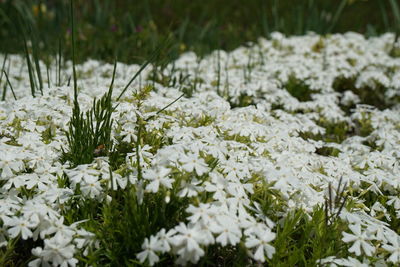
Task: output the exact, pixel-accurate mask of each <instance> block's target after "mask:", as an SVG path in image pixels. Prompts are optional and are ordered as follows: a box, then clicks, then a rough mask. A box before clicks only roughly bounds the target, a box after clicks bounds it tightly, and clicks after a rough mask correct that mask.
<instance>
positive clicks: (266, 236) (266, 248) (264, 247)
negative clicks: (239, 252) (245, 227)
mask: <svg viewBox="0 0 400 267" xmlns="http://www.w3.org/2000/svg"><path fill="white" fill-rule="evenodd" d="M275 236H276V234H275V233H273V232H271V230H270V229H269V228H267V229H266V230H265V231H264V232H258V233H257V235H250V236H249V237H248V238H247V239H246V243H245V245H246V247H247V248H254V247H256V250H255V252H254V254H253V258H254V259H255V260H257V261H260V262H264V261H265V255H264V253H266V254H267V257H268V258H270V259H272V255H273V254H274V253H275V248H274V247H273V246H271V245H270V244H269V243H270V242H271V241H272V240H274V239H275Z"/></svg>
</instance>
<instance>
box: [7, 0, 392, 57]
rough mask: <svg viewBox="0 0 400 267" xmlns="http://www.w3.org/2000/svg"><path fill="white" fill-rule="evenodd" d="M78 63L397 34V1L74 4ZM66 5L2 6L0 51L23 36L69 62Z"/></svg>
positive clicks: (39, 1)
mask: <svg viewBox="0 0 400 267" xmlns="http://www.w3.org/2000/svg"><path fill="white" fill-rule="evenodd" d="M74 2H75V3H74V4H75V20H76V24H77V59H78V61H82V60H85V59H87V58H95V59H102V60H105V61H108V62H111V61H113V59H114V58H115V56H116V55H118V60H120V61H124V62H127V63H132V62H143V60H145V59H146V58H148V57H149V55H151V53H152V51H154V48H155V47H156V46H157V44H158V43H160V42H161V40H165V39H166V38H169V40H171V47H170V49H169V50H168V52H167V53H166V54H167V55H168V56H167V58H168V59H172V58H175V57H176V56H177V55H179V54H180V53H181V52H184V51H188V50H192V51H195V52H196V53H198V54H200V55H202V54H205V53H208V52H210V51H211V50H213V49H217V48H218V49H225V50H230V49H233V48H235V47H237V46H239V45H242V44H244V43H245V42H247V41H254V40H256V39H257V38H258V37H260V36H265V37H268V36H269V35H270V33H271V32H273V31H280V32H282V33H284V34H286V35H299V34H305V33H307V32H308V31H314V32H316V33H319V34H327V33H336V32H339V33H340V32H347V31H355V32H360V33H363V34H365V35H367V36H371V35H378V34H381V33H384V32H389V31H390V32H399V27H400V15H399V5H400V4H399V3H398V0H249V1H244V0H215V1H211V0H210V1H204V0H191V1H187V0H140V1H134V0H132V1H129V0H85V1H74ZM69 25H70V24H69V0H30V1H29V0H28V1H24V0H0V40H1V42H0V51H1V52H2V53H23V51H24V45H23V39H22V33H24V34H25V36H27V39H28V40H32V42H35V41H36V42H37V43H38V44H39V48H40V51H41V52H40V56H41V57H44V56H48V55H51V54H57V53H58V51H59V50H61V51H62V53H63V54H64V55H65V56H66V57H67V58H70V39H71V38H70V34H71V29H70V27H69Z"/></svg>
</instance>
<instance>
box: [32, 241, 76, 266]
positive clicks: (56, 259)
mask: <svg viewBox="0 0 400 267" xmlns="http://www.w3.org/2000/svg"><path fill="white" fill-rule="evenodd" d="M70 241H71V239H70V238H65V237H63V236H61V235H59V236H54V237H52V238H50V239H45V240H44V248H41V247H37V248H35V249H33V250H32V254H33V255H35V256H37V257H39V258H40V259H41V261H42V262H45V263H52V264H53V265H54V266H59V265H61V266H75V265H76V263H77V260H76V259H75V258H74V253H75V246H74V245H73V244H71V243H70ZM38 262H39V263H40V261H34V263H31V264H30V266H35V265H34V264H35V263H36V264H37V263H38Z"/></svg>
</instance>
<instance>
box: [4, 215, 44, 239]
mask: <svg viewBox="0 0 400 267" xmlns="http://www.w3.org/2000/svg"><path fill="white" fill-rule="evenodd" d="M3 220H4V224H5V225H6V226H8V227H9V228H8V229H7V232H8V234H9V235H10V237H11V238H15V237H17V236H18V235H19V234H21V237H22V239H24V240H26V239H28V238H30V237H32V234H33V233H32V231H31V229H32V228H34V227H35V226H36V225H37V222H36V223H34V222H32V221H29V220H27V219H26V218H24V217H16V216H14V217H12V218H8V217H3Z"/></svg>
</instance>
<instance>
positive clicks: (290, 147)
mask: <svg viewBox="0 0 400 267" xmlns="http://www.w3.org/2000/svg"><path fill="white" fill-rule="evenodd" d="M393 41H394V35H393V34H386V35H383V36H380V37H376V38H370V39H365V38H364V37H363V36H362V35H359V34H355V33H347V34H344V35H330V36H327V37H324V38H322V37H320V36H318V35H307V36H299V37H291V38H286V37H285V36H283V35H281V34H279V33H274V34H273V35H272V39H271V40H265V39H260V40H259V41H258V42H257V43H256V44H252V45H250V46H249V47H240V48H238V49H236V50H234V51H232V52H229V53H228V52H225V51H216V52H214V53H212V54H211V55H209V56H207V57H205V58H202V59H200V58H198V57H196V55H195V54H193V53H187V54H184V55H182V56H181V57H180V58H179V59H177V60H176V61H175V62H173V63H171V64H170V65H169V66H168V67H167V68H166V69H165V73H164V74H165V75H166V76H173V77H176V78H177V79H179V73H183V74H184V75H190V76H189V77H190V78H189V79H188V80H185V81H183V84H177V85H175V86H174V87H172V86H167V85H161V84H158V83H155V84H154V86H155V90H153V91H152V92H151V95H150V97H149V98H148V99H147V100H146V101H145V102H144V103H143V106H142V108H141V109H140V110H138V108H137V106H135V104H134V101H133V100H132V96H131V93H129V92H128V93H126V94H125V95H124V97H122V98H121V100H120V103H119V105H118V107H117V109H116V111H115V112H114V114H113V117H114V120H115V129H113V136H114V138H120V139H121V140H123V141H125V142H130V143H134V142H135V141H136V137H137V118H138V116H141V117H143V118H145V117H146V116H147V117H149V116H151V115H154V111H157V110H160V109H161V108H163V107H165V106H166V105H167V104H169V103H171V102H172V101H173V100H174V99H176V98H178V97H179V96H180V94H181V92H180V91H179V88H185V87H190V86H191V85H192V84H193V83H195V82H197V88H196V90H195V91H194V92H193V96H192V97H190V98H185V97H184V98H182V99H180V100H179V101H178V102H176V103H174V104H173V105H172V106H170V107H169V108H168V109H167V110H166V111H165V112H163V113H160V114H158V115H157V116H156V117H155V118H154V119H152V120H150V121H149V122H148V123H147V124H146V131H147V132H149V133H151V134H153V135H155V136H158V137H160V138H162V142H163V145H162V147H161V148H160V149H158V150H156V151H154V150H152V144H146V145H144V146H143V147H139V149H140V151H138V153H139V154H140V157H139V158H140V165H141V169H142V171H143V175H142V179H138V175H137V168H136V167H135V166H136V165H135V164H136V159H137V157H136V156H137V151H135V150H134V151H131V153H128V154H127V157H126V163H125V164H123V165H122V166H121V168H120V169H119V170H116V171H114V172H110V168H109V163H108V158H107V157H99V158H96V159H95V161H94V162H93V163H91V164H86V165H79V166H77V167H75V168H73V169H71V168H70V166H69V165H68V164H65V165H61V164H60V163H59V157H60V155H61V148H62V147H64V148H65V147H66V136H65V131H67V129H68V122H69V119H70V116H71V110H72V99H73V89H72V87H70V86H57V85H56V84H55V80H56V73H55V71H54V72H53V71H50V74H49V75H50V88H48V81H47V74H46V73H43V74H42V77H43V79H44V84H45V86H44V87H45V88H44V90H43V96H42V95H40V93H39V92H36V98H32V97H31V96H30V88H29V76H28V71H27V69H26V67H25V62H24V60H25V59H24V58H23V57H20V56H9V59H10V61H8V63H7V64H8V65H7V68H8V69H9V76H10V80H11V83H12V84H13V87H14V90H15V94H16V97H17V99H18V100H17V101H14V100H13V99H12V95H11V92H10V91H8V92H7V95H6V101H4V102H1V103H0V185H1V188H0V227H1V231H0V246H7V244H8V242H10V240H11V239H13V238H16V237H18V236H19V237H20V238H21V239H22V240H27V239H33V240H38V239H41V240H43V245H42V246H39V247H36V248H34V249H33V250H32V255H33V256H35V257H36V259H35V260H33V261H32V262H30V266H40V265H41V264H51V265H54V266H57V265H60V266H75V265H76V264H77V262H78V260H77V259H76V258H75V255H76V254H77V253H78V252H79V253H83V255H85V252H84V251H85V250H86V251H87V249H88V248H89V247H90V246H96V245H97V244H96V240H95V238H94V235H93V234H92V233H90V232H88V231H86V230H85V229H83V228H82V227H80V223H81V222H75V223H73V224H70V225H66V224H65V219H64V217H63V216H62V215H61V214H62V213H63V211H64V210H65V209H68V208H70V207H68V206H66V203H68V201H69V200H71V199H72V198H83V199H93V200H97V201H99V202H102V201H108V200H109V197H108V196H107V195H106V192H107V191H108V190H109V189H113V190H123V189H124V188H126V186H127V184H128V183H129V184H132V185H134V186H136V187H137V190H136V191H137V194H138V199H139V203H140V202H141V199H142V198H143V195H144V194H155V193H163V192H164V193H165V192H166V193H165V194H166V198H165V201H166V202H167V203H168V201H169V196H168V194H171V192H177V196H178V197H180V198H186V199H188V200H189V202H188V203H189V204H188V206H187V207H185V211H186V214H187V217H186V219H185V220H184V221H182V222H180V223H179V224H177V225H176V226H175V227H173V228H171V229H161V230H160V231H159V232H157V233H154V234H153V235H151V236H149V237H148V238H146V239H145V240H143V245H142V249H143V250H142V251H138V252H137V254H136V257H137V259H138V260H139V261H140V262H142V263H144V262H147V263H148V264H150V265H153V264H155V263H157V262H158V261H159V260H160V256H161V255H162V254H163V253H170V254H174V255H176V256H177V257H176V258H177V263H178V264H182V265H184V264H187V263H189V262H191V263H194V264H195V263H197V262H198V261H199V259H200V258H201V257H203V256H204V255H205V248H206V247H207V246H209V245H213V244H218V245H220V246H228V245H231V246H236V245H238V244H239V243H242V244H244V246H245V247H246V248H247V250H248V254H249V255H250V256H251V257H252V258H253V259H254V260H255V261H257V262H264V261H265V260H266V259H267V258H272V257H273V255H274V253H275V248H274V245H273V244H274V243H273V242H274V240H275V238H276V235H277V233H276V232H275V227H276V223H282V221H284V219H285V216H286V215H287V214H288V212H290V211H292V210H295V209H303V210H304V211H305V212H308V213H310V212H312V210H313V208H315V207H316V206H318V205H319V206H321V205H323V204H324V199H325V196H326V195H327V190H328V189H327V188H328V184H329V183H331V184H332V187H333V188H336V186H337V185H338V181H339V179H341V178H342V179H343V183H344V182H346V183H347V185H349V188H347V189H346V192H348V194H349V195H350V198H351V199H352V200H353V201H355V203H356V204H357V205H356V206H357V207H358V208H357V209H355V210H352V211H348V210H346V209H343V210H342V212H341V214H340V218H341V220H343V221H345V222H347V223H348V225H349V227H348V231H344V232H343V236H342V240H343V241H344V242H346V243H348V245H349V252H350V253H351V254H352V255H354V258H352V257H349V258H344V259H339V258H335V257H329V258H326V259H321V260H320V263H323V264H330V266H364V265H365V266H367V265H368V262H369V261H368V260H367V259H366V258H365V260H364V261H362V262H361V261H359V260H358V259H360V257H370V256H373V257H376V259H380V260H381V263H382V262H383V264H384V262H385V261H387V262H392V263H395V264H399V263H400V236H399V235H398V234H397V232H396V231H398V229H391V228H390V227H389V224H388V223H387V221H392V220H399V219H400V198H399V195H400V165H399V162H400V161H399V159H400V112H399V102H398V100H399V97H400V59H399V58H393V57H391V56H389V52H390V49H391V45H392V44H393ZM321 42H322V43H323V45H322V48H321V49H319V48H318V47H319V46H321ZM218 60H219V62H218ZM2 61H3V56H2V55H0V62H2ZM68 64H70V63H68ZM68 66H70V65H68ZM41 69H42V70H46V67H45V66H44V65H43V66H42V68H41ZM69 69H70V68H68V70H69ZM138 69H139V66H137V65H124V64H122V63H121V64H118V68H117V73H116V79H115V85H114V86H115V90H116V94H115V95H118V94H117V93H119V92H120V90H122V88H123V87H124V85H125V84H126V82H127V81H128V80H129V78H130V77H131V76H132V75H133V74H134V73H135V72H136V71H137V70H138ZM172 69H175V70H177V71H175V72H172ZM77 71H78V73H79V76H80V78H79V80H78V84H79V89H80V92H79V101H80V103H81V105H82V106H83V109H85V108H89V107H90V105H91V103H92V100H93V98H94V97H99V96H101V95H102V94H103V93H104V92H105V91H106V90H107V86H108V84H109V83H110V80H111V74H112V66H111V65H109V64H103V63H101V62H98V61H94V60H89V61H87V62H86V63H84V64H82V65H80V66H77ZM151 71H152V67H151V66H150V67H147V68H146V69H145V70H144V72H143V73H142V74H141V75H140V76H141V77H140V79H137V80H135V82H134V83H133V84H132V85H131V87H130V90H131V91H133V90H135V89H138V88H140V86H143V85H144V84H147V83H151V84H152V83H153V82H152V81H149V80H148V79H147V77H149V76H151V75H150V74H151ZM69 72H70V71H67V70H65V71H63V72H62V75H63V76H62V77H61V80H62V82H63V84H66V80H67V79H68V77H69V75H70V73H69ZM339 79H347V80H351V81H353V86H354V88H356V89H357V88H364V89H365V88H368V90H381V89H382V88H384V89H385V91H384V92H383V93H382V94H383V96H384V100H383V101H385V106H384V108H381V109H377V108H375V107H373V106H368V105H365V103H363V102H362V100H363V97H362V96H359V95H357V94H356V93H354V92H353V91H352V90H350V89H351V88H349V90H342V91H335V89H334V87H335V86H334V84H335V81H337V80H339ZM293 80H295V81H301V82H302V84H303V85H302V86H304V84H305V85H306V86H307V88H308V90H310V91H311V92H312V94H311V96H310V99H309V100H306V101H300V100H299V99H297V98H296V97H294V96H292V95H291V94H290V93H289V92H288V91H287V90H285V87H286V85H287V84H288V82H290V81H293ZM4 86H5V81H4V79H3V81H2V84H0V87H1V88H4ZM345 89H346V88H345ZM8 90H9V89H8ZM228 100H229V102H228ZM248 100H250V101H248ZM241 101H242V102H243V101H248V103H247V104H246V105H245V106H244V107H240V105H241ZM396 101H397V102H396ZM248 104H251V105H248ZM357 104H358V105H357ZM235 106H236V107H235ZM345 107H351V109H350V108H349V109H350V111H347V112H346V111H345ZM321 122H324V123H325V124H321ZM328 124H329V125H335V124H340V125H346V127H348V128H349V129H352V134H349V135H348V137H347V138H345V139H344V140H341V141H340V142H339V143H335V142H328V141H323V140H318V141H315V140H313V139H311V138H303V137H304V136H303V135H304V134H308V135H315V136H318V135H322V136H324V134H325V133H327V131H328V129H326V128H325V127H324V125H328ZM364 124H368V127H369V129H370V130H369V132H367V133H366V134H364V133H360V132H359V130H358V129H359V128H360V127H361V126H362V125H364ZM324 140H325V139H324ZM371 144H373V145H371ZM322 148H330V149H336V150H337V151H338V154H337V156H329V155H321V153H317V151H318V150H319V149H322ZM150 151H152V152H150ZM121 170H124V171H123V172H121ZM63 173H65V174H66V177H68V179H69V182H68V184H69V187H66V186H62V185H60V180H62V176H63ZM120 173H128V175H126V176H122V175H120ZM182 177H183V178H182ZM77 185H79V187H80V192H81V195H79V196H77V195H75V192H76V190H75V189H76V187H77ZM263 185H268V187H269V190H273V191H274V192H277V193H278V194H279V196H280V197H279V198H277V199H276V203H275V205H276V206H277V207H279V206H280V207H282V208H281V210H279V211H278V210H277V211H274V210H271V212H270V215H271V214H273V213H276V214H278V216H279V217H280V218H281V221H280V222H272V221H271V220H270V219H269V218H268V216H269V215H268V212H267V214H264V213H265V212H266V211H265V209H262V208H261V207H260V204H259V203H257V202H256V201H254V199H253V198H252V196H253V195H254V194H256V193H257V192H256V191H259V190H260V188H263ZM173 188H176V189H178V190H172V189H173ZM366 193H368V194H372V196H380V195H386V196H387V202H386V203H379V202H376V203H375V204H373V205H371V206H366V205H364V204H363V202H364V201H363V195H364V194H366ZM205 195H207V196H209V197H201V196H205ZM388 209H394V210H395V214H396V217H395V218H391V217H390V216H387V214H388V213H387V210H388ZM263 210H264V211H263ZM276 214H275V215H276ZM356 257H358V259H357V258H356Z"/></svg>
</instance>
